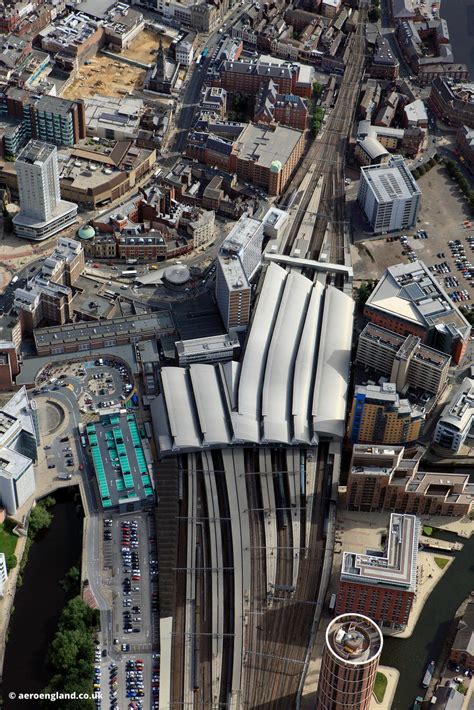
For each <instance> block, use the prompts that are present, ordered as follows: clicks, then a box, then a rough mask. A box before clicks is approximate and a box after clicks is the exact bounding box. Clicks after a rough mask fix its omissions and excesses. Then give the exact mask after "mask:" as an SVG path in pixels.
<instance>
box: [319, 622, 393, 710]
mask: <svg viewBox="0 0 474 710" xmlns="http://www.w3.org/2000/svg"><path fill="white" fill-rule="evenodd" d="M382 647H383V637H382V633H381V631H380V629H379V627H378V626H377V624H375V623H374V621H372V619H369V618H368V617H367V616H363V615H362V614H355V613H350V614H341V615H340V616H337V617H336V618H335V619H333V620H332V621H331V622H330V624H329V626H328V627H327V629H326V639H325V644H324V649H323V656H322V660H321V672H320V675H319V683H318V692H317V696H316V706H315V707H316V710H348V708H354V710H355V709H356V708H357V710H369V707H370V705H371V702H372V692H373V688H374V683H375V676H376V675H377V668H378V665H379V660H380V654H381V653H382Z"/></svg>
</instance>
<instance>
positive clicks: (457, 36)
mask: <svg viewBox="0 0 474 710" xmlns="http://www.w3.org/2000/svg"><path fill="white" fill-rule="evenodd" d="M440 15H441V17H442V18H443V19H444V20H446V21H447V23H448V27H449V35H450V39H451V45H452V48H453V53H454V59H455V61H456V62H459V63H461V64H467V66H468V68H469V71H470V74H471V78H472V79H474V0H442V2H441V10H440Z"/></svg>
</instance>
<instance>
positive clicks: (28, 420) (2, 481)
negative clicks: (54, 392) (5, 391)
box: [0, 387, 38, 515]
mask: <svg viewBox="0 0 474 710" xmlns="http://www.w3.org/2000/svg"><path fill="white" fill-rule="evenodd" d="M37 445H38V429H37V421H36V412H35V411H33V408H32V405H31V402H30V401H29V399H28V395H27V393H26V389H25V388H24V387H23V388H22V389H20V390H18V392H16V393H15V394H14V395H13V397H12V398H11V399H10V400H9V401H8V402H7V403H6V404H5V405H4V407H3V408H2V409H0V503H1V505H2V506H3V507H5V508H6V511H7V513H8V514H9V515H15V513H16V511H17V509H18V508H20V507H21V506H22V505H23V503H25V501H26V500H27V499H28V498H29V497H30V496H31V495H33V493H34V492H35V486H36V483H35V473H34V468H33V461H34V460H36V457H37V453H36V452H37Z"/></svg>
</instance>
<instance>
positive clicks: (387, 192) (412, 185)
mask: <svg viewBox="0 0 474 710" xmlns="http://www.w3.org/2000/svg"><path fill="white" fill-rule="evenodd" d="M361 172H362V174H363V175H364V177H365V178H366V180H367V181H368V183H369V185H370V187H371V188H372V190H373V192H374V193H375V195H376V196H377V200H378V201H379V202H382V203H383V202H391V201H392V200H402V199H408V198H410V197H412V196H413V195H421V191H420V189H419V187H418V185H417V184H416V181H415V179H414V177H413V175H412V174H411V172H410V171H409V170H408V168H407V166H406V164H405V161H404V159H403V158H402V157H401V156H398V155H397V156H393V157H392V158H391V159H390V160H389V162H388V163H387V164H386V165H365V166H362V168H361Z"/></svg>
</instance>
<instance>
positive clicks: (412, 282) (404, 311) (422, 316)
mask: <svg viewBox="0 0 474 710" xmlns="http://www.w3.org/2000/svg"><path fill="white" fill-rule="evenodd" d="M366 306H367V308H370V309H374V310H377V311H381V312H383V313H389V314H393V315H394V316H396V317H399V318H402V319H403V320H405V321H409V322H411V323H415V324H417V325H420V326H422V327H423V328H426V329H431V328H438V329H446V330H448V331H451V332H452V333H453V334H455V333H456V332H458V333H459V334H460V335H461V337H462V338H463V339H464V338H465V337H467V336H468V334H469V333H470V330H471V326H470V325H469V323H468V322H467V320H466V319H465V317H464V316H463V315H462V313H461V312H460V311H459V309H458V308H457V307H456V306H455V305H454V304H453V302H452V301H451V299H450V298H449V297H448V295H447V293H446V292H445V291H444V289H443V288H442V287H441V286H440V284H439V283H438V282H437V281H436V280H435V279H434V277H433V276H432V274H431V272H430V271H429V269H428V268H427V266H426V265H425V263H424V262H423V261H415V262H413V263H409V264H395V265H394V266H389V267H388V268H387V269H386V271H385V274H384V275H383V276H382V278H381V279H380V281H379V282H378V284H377V286H376V287H375V289H374V291H373V292H372V293H371V294H370V296H369V298H368V299H367V303H366Z"/></svg>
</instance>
